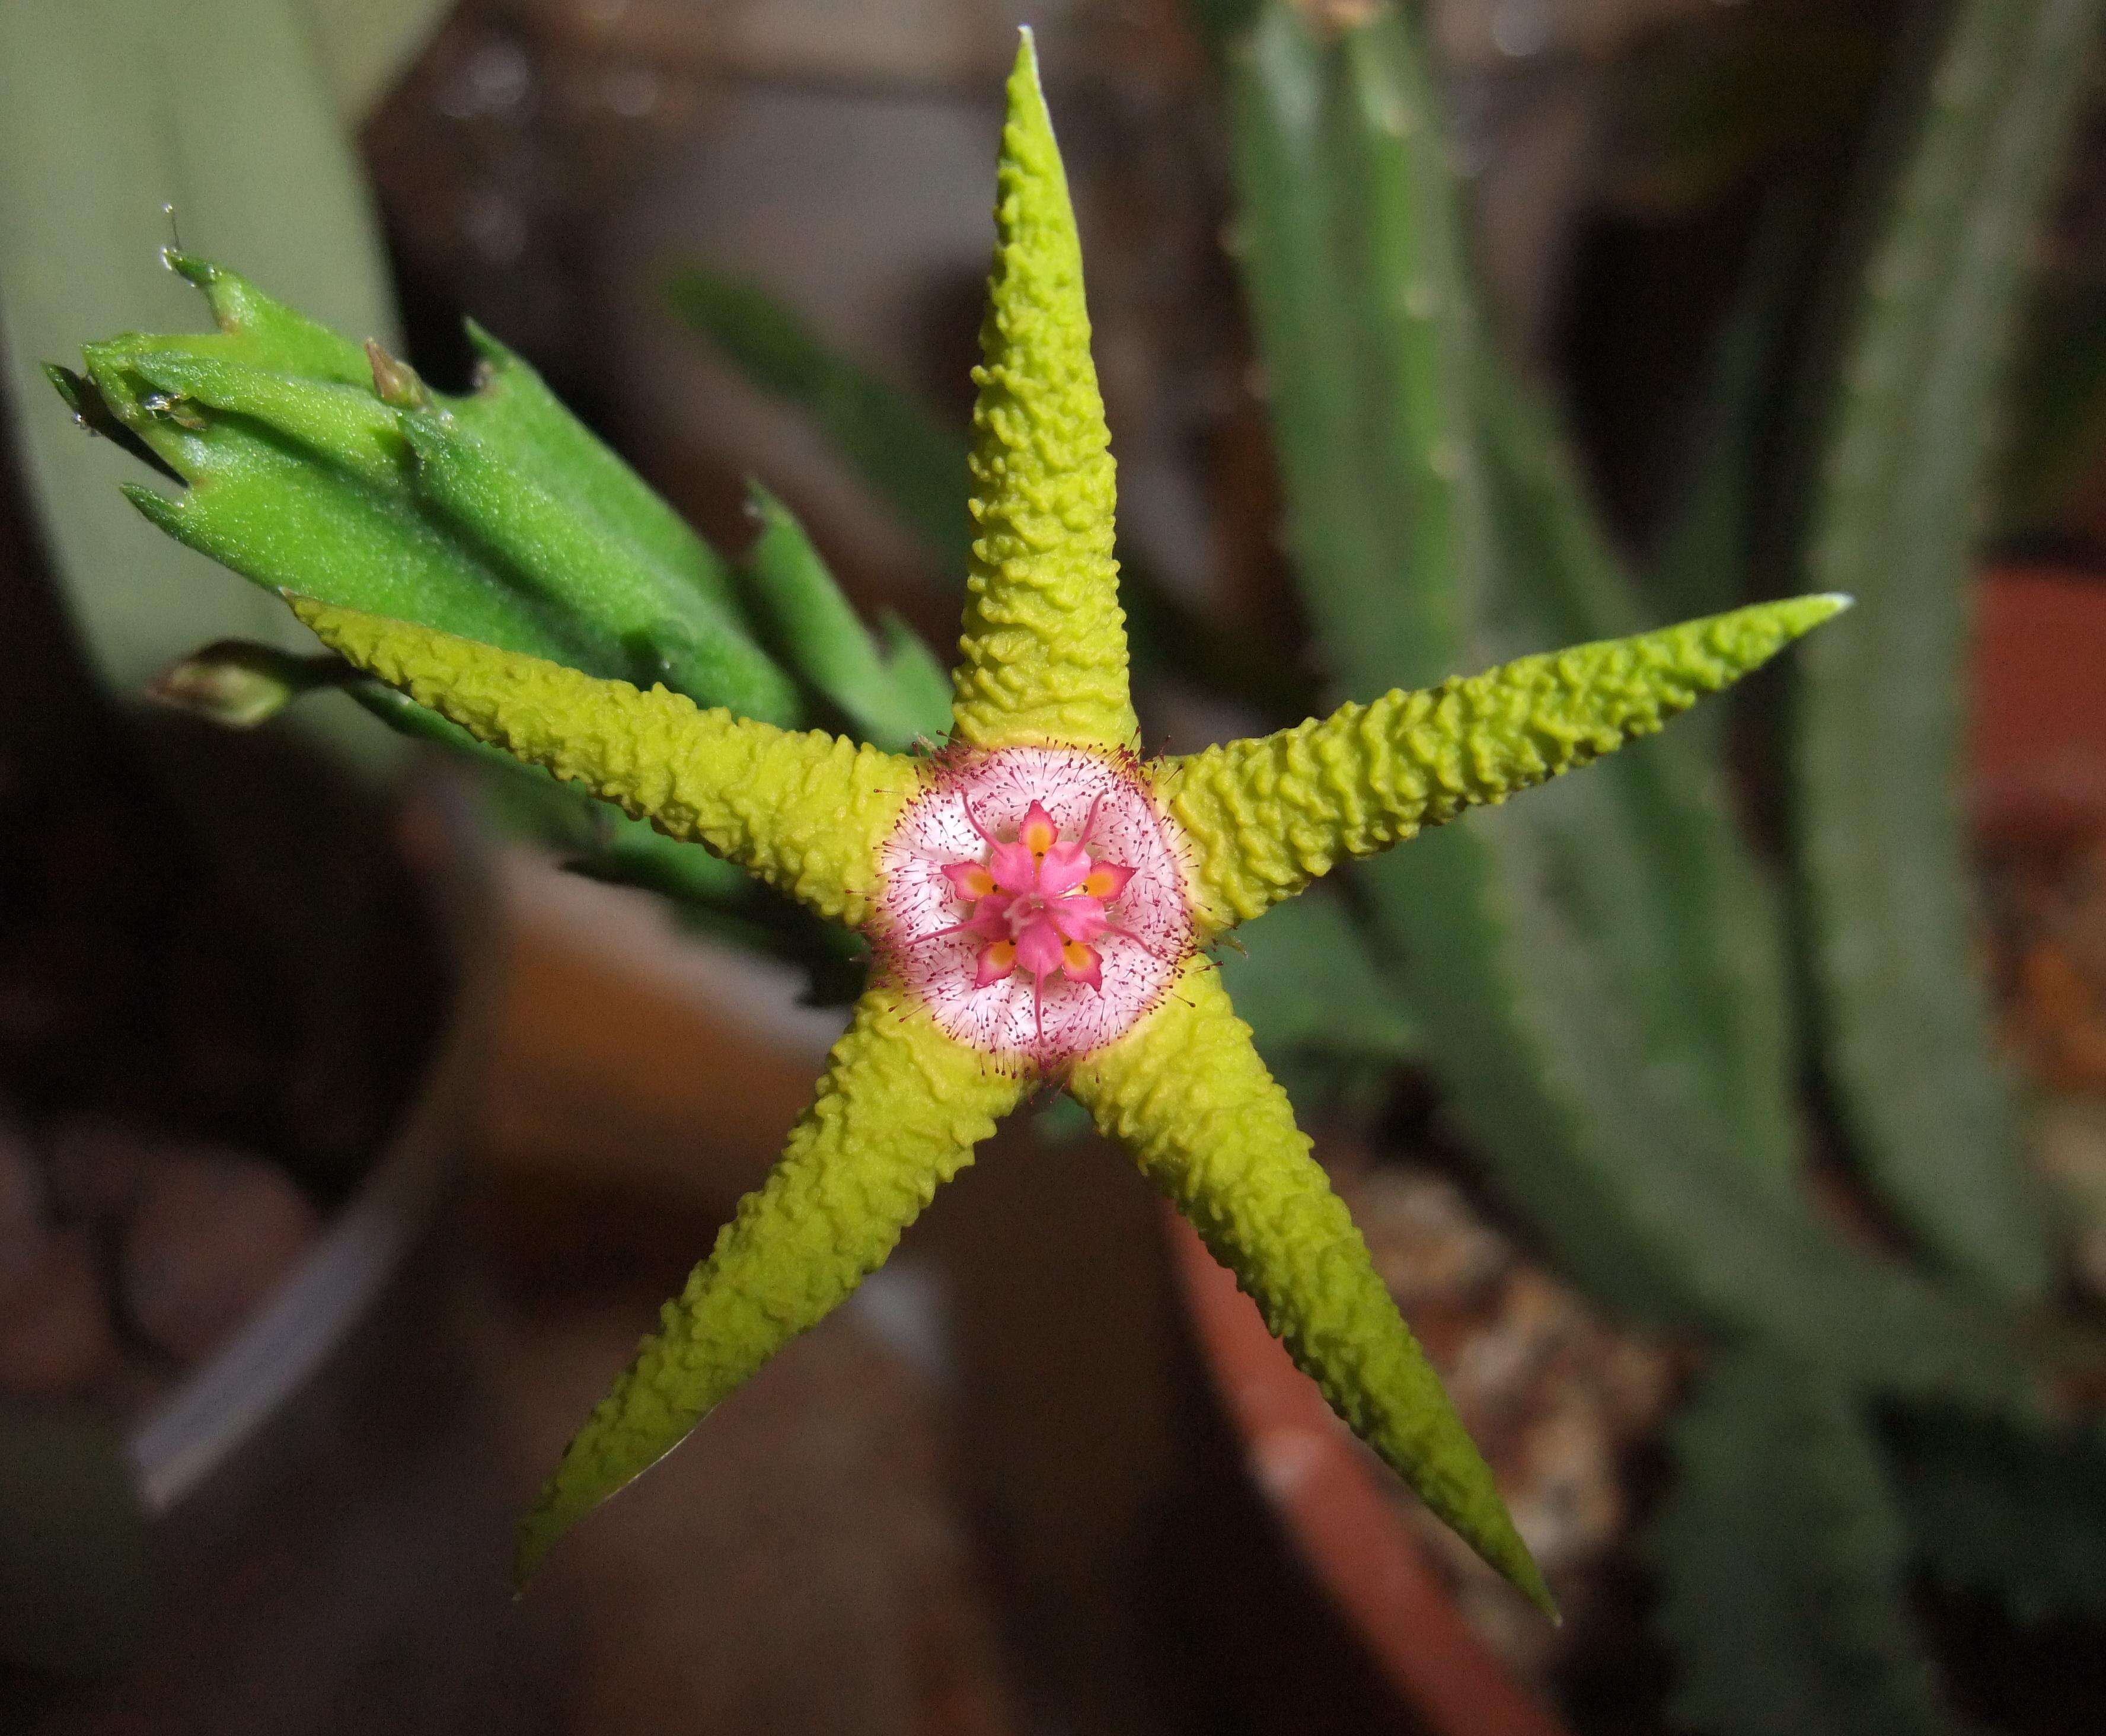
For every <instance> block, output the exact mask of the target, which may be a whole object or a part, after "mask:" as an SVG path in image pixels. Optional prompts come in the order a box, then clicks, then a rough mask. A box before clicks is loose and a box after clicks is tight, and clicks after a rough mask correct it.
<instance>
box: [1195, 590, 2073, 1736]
mask: <svg viewBox="0 0 2106 1736" xmlns="http://www.w3.org/2000/svg"><path fill="white" fill-rule="evenodd" d="M1974 684H1975V692H1976V696H1977V699H1976V705H1975V709H1974V720H1973V724H1972V729H1971V731H1970V740H1969V751H1970V754H1971V756H1972V761H1973V765H1974V777H1973V779H1972V789H1971V792H1970V793H1971V796H1972V805H1973V812H1974V818H1975V821H1976V823H1977V825H1978V827H1979V828H1981V829H1982V830H1983V832H1984V833H1985V834H1987V835H1990V836H1993V837H2028V838H2040V837H2057V836H2066V835H2068V834H2069V833H2071V832H2077V831H2080V830H2086V829H2089V830H2093V831H2095V830H2097V829H2098V828H2100V827H2101V826H2102V825H2106V582H2102V581H2100V580H2099V579H2098V578H2096V577H2094V576H2090V575H2086V574H2082V573H2077V572H2068V571H2055V570H2037V569H2026V570H2018V569H2014V570H2005V571H1999V572H1992V573H1991V574H1989V575H1987V576H1986V577H1985V578H1984V580H1983V583H1982V586H1981V590H1980V594H1979V596H1978V599H1977V615H1976V634H1975V648H1974ZM1165 1222H1166V1224H1167V1234H1168V1236H1169V1239H1170V1243H1171V1247H1172V1259H1173V1263H1174V1264H1175V1267H1176V1273H1177V1280H1178V1285H1179V1289H1180V1290H1181V1293H1182V1295H1183V1298H1184V1300H1185V1305H1186V1307H1187V1308H1189V1310H1190V1314H1191V1318H1192V1321H1193V1325H1194V1332H1195V1335H1196V1337H1197V1339H1198V1340H1199V1345H1200V1347H1201V1349H1202V1351H1203V1354H1204V1356H1205V1357H1206V1360H1207V1362H1208V1367H1209V1370H1210V1372H1211V1374H1212V1379H1213V1382H1214V1384H1215V1387H1216V1389H1217V1392H1218V1393H1219V1395H1220V1397H1221V1402H1222V1405H1223V1406H1224V1408H1225V1409H1226V1411H1227V1412H1228V1414H1229V1415H1230V1419H1231V1420H1232V1421H1233V1422H1234V1425H1235V1427H1236V1429H1237V1430H1238V1432H1239V1434H1240V1435H1241V1437H1242V1438H1243V1443H1244V1450H1245V1452H1246V1454H1247V1456H1248V1461H1249V1464H1250V1466H1251V1469H1252V1474H1253V1475H1254V1478H1255V1479H1256V1481H1257V1483H1258V1484H1259V1485H1260V1487H1261V1489H1262V1490H1263V1491H1264V1492H1265V1494H1266V1497H1267V1498H1268V1499H1269V1500H1270V1502H1271V1504H1272V1505H1273V1507H1274V1509H1275V1511H1276V1512H1277V1513H1278V1514H1279V1518H1280V1520H1281V1523H1283V1525H1284V1527H1285V1528H1286V1529H1287V1530H1288V1532H1289V1533H1290V1534H1291V1535H1292V1536H1293V1539H1294V1541H1295V1544H1296V1546H1297V1548H1298V1549H1299V1550H1300V1552H1301V1554H1302V1558H1303V1559H1304V1561H1305V1562H1306V1564H1307V1565H1308V1567H1309V1568H1310V1570H1311V1572H1312V1573H1313V1574H1314V1575H1315V1577H1316V1579H1317V1581H1319V1583H1320V1584H1321V1585H1322V1586H1324V1589H1325V1590H1327V1591H1329V1594H1330V1595H1331V1596H1332V1597H1333V1599H1336V1601H1337V1604H1338V1608H1339V1609H1340V1611H1341V1613H1342V1614H1343V1616H1344V1617H1345V1619H1346V1622H1347V1624H1348V1625H1349V1626H1351V1629H1352V1631H1354V1632H1355V1634H1356V1635H1358V1636H1359V1637H1360V1640H1361V1642H1362V1644H1364V1646H1365V1648H1366V1649H1367V1652H1368V1654H1369V1657H1371V1658H1372V1659H1373V1662H1374V1663H1375V1664H1376V1666H1377V1667H1378V1669H1379V1670H1380V1671H1381V1672H1382V1675H1383V1676H1384V1677H1385V1678H1386V1679H1387V1680H1388V1681H1389V1682H1390V1684H1391V1685H1392V1686H1393V1687H1394V1688H1395V1689H1396V1691H1397V1693H1399V1694H1400V1696H1401V1697H1402V1698H1404V1699H1405V1701H1406V1702H1408V1703H1409V1705H1410V1707H1412V1708H1413V1710H1414V1711H1415V1712H1416V1713H1417V1714H1418V1716H1420V1717H1421V1718H1422V1719H1423V1720H1424V1722H1425V1723H1426V1725H1427V1727H1428V1728H1429V1729H1432V1730H1434V1731H1436V1732H1438V1733H1440V1736H1564V1733H1565V1732H1566V1725H1565V1724H1564V1723H1563V1721H1562V1720H1561V1719H1560V1718H1559V1717H1558V1716H1557V1714H1556V1713H1555V1712H1554V1711H1553V1710H1552V1709H1551V1708H1550V1707H1548V1706H1546V1705H1545V1704H1544V1702H1542V1700H1540V1699H1539V1698H1538V1697H1537V1696H1536V1695H1535V1694H1534V1693H1532V1692H1531V1691H1530V1690H1529V1689H1525V1688H1523V1687H1521V1685H1519V1684H1517V1683H1516V1682H1515V1681H1514V1680H1513V1679H1512V1676H1511V1675H1509V1674H1508V1671H1507V1670H1506V1667H1505V1666H1504V1665H1503V1663H1502V1662H1501V1661H1500V1660H1499V1657H1497V1656H1496V1655H1495V1654H1494V1653H1493V1652H1492V1651H1491V1649H1490V1648H1489V1647H1487V1646H1486V1645H1485V1644H1484V1642H1483V1641H1482V1640H1480V1639H1479V1638H1478V1637H1477V1636H1476V1633H1475V1631H1473V1630H1472V1628H1471V1627H1470V1626H1469V1625H1468V1623H1467V1622H1465V1621H1464V1620H1463V1617H1462V1615H1461V1613H1459V1611H1458V1609H1457V1608H1456V1607H1455V1604H1454V1600H1453V1599H1452V1598H1451V1597H1450V1595H1449V1592H1448V1589H1447V1586H1446V1584H1445V1581H1443V1580H1442V1578H1441V1575H1440V1573H1439V1572H1438V1571H1437V1570H1436V1568H1435V1567H1434V1565H1433V1563H1432V1562H1431V1561H1429V1560H1428V1559H1427V1555H1426V1554H1425V1551H1424V1550H1423V1548H1422V1546H1421V1545H1420V1544H1419V1543H1418V1540H1417V1539H1416V1538H1415V1537H1414V1536H1413V1535H1412V1534H1411V1532H1409V1530H1408V1529H1407V1528H1406V1527H1405V1525H1404V1524H1403V1523H1402V1522H1401V1521H1400V1519H1399V1518H1398V1516H1397V1513H1396V1500H1395V1495H1394V1492H1393V1491H1391V1490H1390V1489H1387V1488H1385V1487H1383V1486H1382V1478H1384V1477H1385V1476H1386V1475H1387V1474H1386V1473H1385V1472H1383V1471H1382V1469H1380V1467H1378V1465H1375V1464H1374V1463H1373V1460H1371V1459H1370V1458H1369V1456H1368V1455H1367V1454H1366V1453H1365V1452H1364V1451H1362V1450H1361V1449H1360V1447H1359V1446H1358V1444H1357V1443H1356V1442H1355V1441H1354V1440H1353V1439H1352V1438H1351V1435H1350V1434H1349V1433H1348V1432H1347V1431H1346V1428H1345V1426H1344V1425H1343V1424H1342V1423H1340V1422H1339V1421H1338V1419H1337V1418H1336V1417H1334V1416H1333V1415H1332V1414H1331V1411H1330V1409H1329V1406H1327V1405H1326V1404H1325V1403H1324V1399H1323V1396H1322V1395H1321V1394H1320V1393H1319V1392H1318V1391H1317V1389H1316V1388H1315V1384H1313V1383H1311V1381H1310V1380H1309V1379H1307V1378H1306V1376H1304V1375H1302V1373H1301V1372H1300V1370H1297V1368H1296V1367H1295V1366H1294V1365H1293V1362H1292V1361H1290V1360H1289V1359H1288V1355H1287V1352H1285V1350H1284V1349H1283V1348H1281V1346H1280V1345H1279V1343H1278V1342H1277V1341H1276V1340H1275V1339H1273V1337H1272V1336H1271V1335H1270V1333H1268V1332H1267V1331H1266V1328H1265V1323H1264V1321H1262V1320H1261V1319H1260V1318H1259V1317H1258V1312H1257V1308H1256V1307H1255V1306H1254V1305H1253V1304H1252V1302H1251V1301H1250V1299H1248V1297H1246V1296H1245V1295H1243V1294H1242V1292H1241V1291H1239V1290H1238V1289H1237V1288H1236V1285H1235V1281H1234V1279H1233V1278H1232V1277H1231V1276H1230V1275H1229V1274H1228V1273H1227V1272H1225V1271H1223V1270H1222V1268H1221V1267H1219V1266H1217V1265H1216V1264H1215V1263H1214V1261H1213V1258H1212V1256H1211V1255H1209V1254H1208V1252H1207V1250H1206V1249H1205V1247H1204V1246H1203V1245H1202V1244H1201V1243H1200V1240H1199V1237H1198V1236H1197V1235H1195V1234H1194V1232H1193V1231H1192V1229H1191V1227H1190V1226H1189V1225H1188V1224H1186V1223H1185V1221H1184V1220H1183V1218H1180V1217H1179V1216H1178V1215H1177V1214H1176V1213H1175V1212H1170V1211H1166V1213H1165Z"/></svg>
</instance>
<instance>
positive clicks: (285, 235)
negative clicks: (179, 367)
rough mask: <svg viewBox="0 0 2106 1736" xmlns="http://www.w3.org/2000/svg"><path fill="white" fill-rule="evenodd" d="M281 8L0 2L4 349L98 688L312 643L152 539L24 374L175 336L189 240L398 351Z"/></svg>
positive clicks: (294, 30) (349, 175) (310, 64)
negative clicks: (174, 265)
mask: <svg viewBox="0 0 2106 1736" xmlns="http://www.w3.org/2000/svg"><path fill="white" fill-rule="evenodd" d="M307 22H308V21H307V16H306V11H305V9H304V7H300V6H298V5H296V4H295V3H293V0H187V3H186V4H184V5H182V6H180V7H173V6H168V5H166V4H164V3H162V0H78V3H70V4H66V5H52V4H47V3H46V0H0V334H4V337H5V340H6V343H7V382H8V385H9V388H10V395H11V398H12V402H13V410H14V416H15V421H16V428H17V429H18V430H19V439H20V446H21V448H22V450H23V451H24V452H25V455H26V458H27V460H28V472H29V479H30V481H31V483H32V484H33V487H34V496H35V500H36V503H37V506H38V518H39V523H40V527H41V530H42V532H43V537H44V540H45V541H46V544H47V546H48V547H50V548H51V550H52V553H53V554H54V556H55V557H56V564H57V567H58V569H59V572H60V577H61V578H62V580H63V581H64V584H65V589H66V593H67V597H68V601H69V603H70V605H71V608H72V610H73V612H74V616H75V618H76V620H77V621H78V623H79V625H80V626H81V628H82V630H83V634H84V635H85V637H86V639H87V644H88V646H89V648H90V650H91V652H92V656H93V657H94V660H95V662H96V666H98V668H99V669H100V671H101V673H102V675H104V677H105V679H106V680H109V681H110V683H111V684H114V685H115V686H117V687H118V688H119V689H133V688H136V687H137V685H138V684H140V683H141V682H142V681H144V680H147V679H148V678H149V677H150V676H151V675H153V674H154V673H155V671H159V669H161V668H163V667H164V666H166V665H167V664H168V663H169V662H171V661H172V660H173V659H174V658H175V657H178V656H180V655H181V654H182V653H185V652H187V651H189V650H190V649H191V648H193V647H194V646H196V645H198V644H203V643H204V642H206V641H208V640H212V639H224V638H245V639H258V640H261V641H264V642H267V643H271V644H278V645H280V646H283V647H285V648H287V649H298V648H304V644H303V642H304V640H305V635H303V634H302V632H301V631H300V630H298V626H297V624H296V623H294V622H293V621H292V620H291V619H290V618H289V617H288V616H287V615H286V614H285V611H284V610H283V609H282V608H280V607H278V605H277V604H276V602H275V600H273V599H271V598H268V597H267V596H263V595H262V594H258V592H257V591H256V590H253V588H252V587H251V586H249V585H245V584H244V583H242V582H241V581H240V580H238V579H236V578H235V577H234V576H232V575H231V574H229V573H226V572H217V571H215V570H213V567H211V565H210V564H209V563H207V562H205V561H203V560H199V559H198V558H195V556H193V555H192V554H189V553H187V552H186V551H185V550H182V549H181V548H179V547H177V545H175V544H173V543H171V542H169V541H167V540H166V539H164V538H161V537H157V536H150V535H148V534H146V532H144V531H143V530H142V528H141V526H140V524H139V523H138V521H137V517H136V516H135V515H134V514H132V512H131V511H130V510H129V509H128V508H127V507H126V506H125V505H124V504H123V500H121V499H120V498H119V496H118V493H117V490H116V488H115V487H114V484H115V483H116V482H119V481H120V480H122V479H123V478H124V477H125V476H126V475H127V474H128V473H129V471H130V460H129V458H128V456H127V455H125V454H124V453H123V452H121V451H118V450H117V449H116V448H114V447H112V446H107V445H105V444H104V443H102V442H93V441H89V440H85V439H83V438H82V437H81V435H80V433H79V432H78V430H77V429H76V428H74V427H72V426H70V425H69V422H68V419H67V417H66V415H65V411H64V410H63V409H62V408H61V407H60V406H59V405H57V404H56V403H55V402H54V401H52V397H51V396H50V392H49V388H48V386H47V383H46V382H45V380H44V379H43V377H42V376H41V375H40V374H39V372H38V364H39V363H41V362H43V361H47V360H52V359H56V358H60V357H66V356H69V355H71V354H72V353H73V352H74V351H75V350H76V349H78V347H79V345H80V343H81V342H82V340H83V339H84V338H87V337H91V336H94V335H96V334H101V333H106V332H111V331H117V330H124V329H126V328H131V327H137V326H139V325H171V326H173V325H184V324H187V323H188V322H189V321H190V318H191V309H192V307H193V305H194V304H193V303H191V302H190V292H189V290H188V289H186V286H185V285H183V283H182V282H181V280H179V279H178V278H177V277H176V276H173V274H172V273H170V272H169V271H168V270H167V269H165V268H164V267H163V265H162V263H161V259H160V250H161V249H162V247H163V246H164V244H167V242H168V240H169V238H170V229H171V225H170V220H169V218H168V216H167V215H165V214H164V210H163V207H164V205H166V204H173V207H174V208H175V221H176V222H177V224H178V225H179V226H180V227H181V231H182V233H183V237H184V239H185V240H186V241H187V242H191V243H195V244H201V245H203V246H204V247H206V248H208V249H211V250H212V251H213V252H215V253H220V254H222V255H223V256H225V257H229V258H240V259H242V260H244V261H245V262H249V263H250V264H251V265H253V267H254V269H255V270H256V271H258V272H259V273H260V274H262V276H264V277H265V278H267V280H269V281H271V283H273V284H275V285H277V286H278V287H280V289H283V290H284V291H285V293H286V294H288V295H289V297H290V298H292V299H293V301H295V302H297V303H298V304H299V305H300V306H302V307H308V308H311V309H313V310H314V311H315V312H316V314H317V315H318V316H320V318H322V319H323V320H324V321H326V322H327V323H328V324H329V325H334V326H338V327H343V328H345V329H347V330H351V331H352V332H354V333H356V334H358V335H359V336H361V337H365V336H368V335H371V336H378V337H380V338H382V339H389V338H390V337H391V336H392V329H393V316H392V313H391V312H390V310H389V304H388V294H387V289H386V274H385V271H384V269H383V265H382V262H381V258H380V250H379V244H378V241H377V240H376V231H375V226H374V222H373V219H372V214H371V212H370V207H369V204H368V201H367V198H366V194H365V188H364V186H363V185H362V183H361V180H360V178H359V175H358V171H357V168H356V164H355V162H354V160H353V159H352V154H351V151H350V150H349V148H348V146H347V143H346V141H345V139H344V137H343V133H342V132H341V130H340V128H339V127H338V122H337V119H336V111H335V107H334V102H333V101H332V100H331V98H330V95H329V92H328V90H327V89H326V88H325V85H324V83H323V81H322V79H321V76H320V71H319V70H318V68H317V66H316V62H315V59H314V55H313V51H312V45H311V42H310V40H309V38H308V35H307Z"/></svg>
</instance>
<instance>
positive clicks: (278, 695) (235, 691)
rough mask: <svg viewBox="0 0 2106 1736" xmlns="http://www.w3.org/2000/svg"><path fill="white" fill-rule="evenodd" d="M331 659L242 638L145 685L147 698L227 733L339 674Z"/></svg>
mask: <svg viewBox="0 0 2106 1736" xmlns="http://www.w3.org/2000/svg"><path fill="white" fill-rule="evenodd" d="M342 672H343V664H342V663H341V662H339V661H338V659H337V658H335V657H298V656H295V655H294V654H293V653H291V652H287V651H280V650H278V649H276V648H274V647H272V646H270V645H258V644H251V643H249V641H248V640H245V639H221V640H220V641H218V642H217V644H210V645H207V646H206V647H205V648H204V649H203V650H202V651H194V652H192V653H190V655H189V656H188V657H184V658H182V659H181V661H180V662H175V663H172V664H170V665H169V666H168V667H167V668H166V669H164V670H163V671H161V673H160V674H159V675H156V676H155V678H154V679H153V680H151V681H150V682H148V683H147V684H146V697H147V698H149V699H151V700H154V701H155V702H157V703H159V704H161V705H165V706H171V707H174V708H175V709H176V710H177V711H188V712H190V713H191V714H192V715H194V716H198V717H203V718H208V719H209V720H211V721H212V722H213V723H216V724H222V725H223V726H225V727H226V728H227V729H254V728H255V727H256V726H257V725H258V724H262V723H267V722H268V721H269V720H271V718H273V717H276V715H278V713H279V712H280V711H284V710H285V707H287V706H289V705H290V704H291V703H292V702H293V701H294V700H295V699H297V698H299V697H300V695H301V694H302V693H307V692H308V691H309V690H310V689H314V688H316V687H320V686H322V685H324V684H326V683H328V682H329V681H331V680H334V679H335V677H336V676H337V675H339V674H340V673H342Z"/></svg>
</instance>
